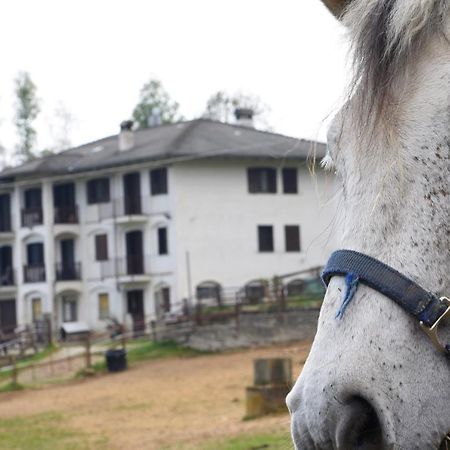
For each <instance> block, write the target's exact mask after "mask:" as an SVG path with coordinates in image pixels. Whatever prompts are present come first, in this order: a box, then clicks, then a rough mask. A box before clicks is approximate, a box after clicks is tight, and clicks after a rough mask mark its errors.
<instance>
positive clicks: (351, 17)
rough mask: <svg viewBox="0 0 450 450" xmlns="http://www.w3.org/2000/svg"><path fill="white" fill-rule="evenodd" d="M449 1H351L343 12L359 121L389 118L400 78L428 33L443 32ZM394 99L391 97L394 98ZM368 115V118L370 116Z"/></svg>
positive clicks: (364, 123)
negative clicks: (389, 111)
mask: <svg viewBox="0 0 450 450" xmlns="http://www.w3.org/2000/svg"><path fill="white" fill-rule="evenodd" d="M449 7H450V0H353V1H350V2H348V4H347V7H346V9H345V11H344V14H343V21H344V23H345V25H346V26H347V28H348V30H349V33H350V38H351V46H352V54H353V64H354V65H353V67H354V77H353V81H352V84H351V89H350V95H351V96H353V97H354V98H355V100H356V101H357V106H358V108H357V109H356V114H357V116H356V117H357V118H358V120H360V124H361V125H367V124H368V123H372V124H373V125H374V126H375V127H376V125H377V124H379V123H380V120H379V119H380V118H381V117H383V116H384V117H383V119H384V118H387V117H386V116H389V114H388V111H387V109H388V106H389V105H390V104H391V103H392V102H393V101H394V99H395V97H394V98H393V96H392V94H393V93H394V92H395V89H396V86H398V81H399V80H401V78H403V77H404V76H405V75H406V70H407V68H409V67H411V66H412V65H413V64H414V61H415V60H416V59H417V58H418V56H419V55H420V52H421V50H422V49H423V48H424V46H425V45H426V43H427V42H429V40H430V38H431V37H433V36H435V35H436V34H437V33H441V32H442V31H443V29H444V26H445V20H446V18H447V14H448V12H449ZM394 103H395V101H394ZM369 119H370V121H369Z"/></svg>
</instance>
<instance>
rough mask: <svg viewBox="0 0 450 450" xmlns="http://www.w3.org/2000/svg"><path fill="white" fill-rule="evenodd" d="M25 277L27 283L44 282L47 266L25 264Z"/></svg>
mask: <svg viewBox="0 0 450 450" xmlns="http://www.w3.org/2000/svg"><path fill="white" fill-rule="evenodd" d="M23 279H24V281H25V283H42V282H43V281H45V266H44V265H43V264H40V265H33V266H24V267H23Z"/></svg>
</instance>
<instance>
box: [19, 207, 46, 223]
mask: <svg viewBox="0 0 450 450" xmlns="http://www.w3.org/2000/svg"><path fill="white" fill-rule="evenodd" d="M42 219H43V217H42V208H25V209H22V226H23V227H27V228H31V227H33V226H35V225H42V222H43V220H42Z"/></svg>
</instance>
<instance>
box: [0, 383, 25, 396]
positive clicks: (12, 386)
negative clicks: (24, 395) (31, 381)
mask: <svg viewBox="0 0 450 450" xmlns="http://www.w3.org/2000/svg"><path fill="white" fill-rule="evenodd" d="M22 389H25V388H24V386H22V385H21V384H20V383H15V382H14V381H11V382H9V383H7V384H4V385H3V386H1V387H0V393H3V392H14V391H21V390H22Z"/></svg>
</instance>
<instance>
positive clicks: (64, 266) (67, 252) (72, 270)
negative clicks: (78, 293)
mask: <svg viewBox="0 0 450 450" xmlns="http://www.w3.org/2000/svg"><path fill="white" fill-rule="evenodd" d="M60 270H61V280H76V279H77V276H76V265H75V243H74V240H73V239H63V240H62V241H61V267H60Z"/></svg>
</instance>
